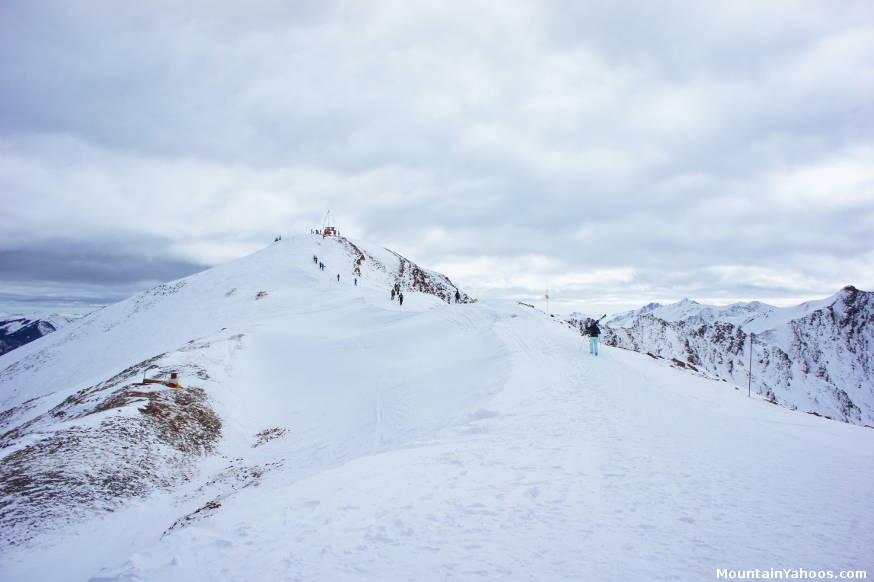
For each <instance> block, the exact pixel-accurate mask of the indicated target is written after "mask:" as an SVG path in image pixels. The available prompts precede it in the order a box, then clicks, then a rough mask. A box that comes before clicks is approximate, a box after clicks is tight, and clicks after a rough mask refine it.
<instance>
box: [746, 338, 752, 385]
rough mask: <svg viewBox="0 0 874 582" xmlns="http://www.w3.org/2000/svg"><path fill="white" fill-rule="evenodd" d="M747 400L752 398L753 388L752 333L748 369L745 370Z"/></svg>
mask: <svg viewBox="0 0 874 582" xmlns="http://www.w3.org/2000/svg"><path fill="white" fill-rule="evenodd" d="M747 376H748V378H747V398H752V388H753V332H750V367H749V369H748V370H747Z"/></svg>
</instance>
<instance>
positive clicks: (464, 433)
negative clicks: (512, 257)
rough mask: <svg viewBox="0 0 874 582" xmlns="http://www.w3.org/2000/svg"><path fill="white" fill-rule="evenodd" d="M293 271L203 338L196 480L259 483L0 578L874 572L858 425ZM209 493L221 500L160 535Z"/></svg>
mask: <svg viewBox="0 0 874 582" xmlns="http://www.w3.org/2000/svg"><path fill="white" fill-rule="evenodd" d="M315 243H316V244H313V243H312V242H311V241H310V240H309V239H305V240H304V242H303V243H301V242H299V241H297V242H292V243H291V244H292V247H291V248H292V249H295V248H296V247H295V246H294V245H297V246H302V247H303V249H301V250H300V251H299V253H298V254H300V255H301V256H302V257H303V258H304V259H307V260H311V259H310V256H309V255H311V254H312V253H311V252H310V249H311V248H315V249H316V251H317V252H319V254H320V256H321V255H322V254H323V253H325V254H326V253H329V252H330V249H331V247H329V246H328V245H329V244H330V243H331V241H321V240H316V241H315ZM285 248H287V247H284V246H282V245H277V248H276V249H271V250H272V251H273V252H275V253H278V252H284V251H283V249H285ZM308 253H309V254H308ZM341 259H342V257H341V256H340V255H337V256H335V257H332V260H330V261H329V262H331V263H332V264H337V262H338V261H340V260H341ZM271 260H275V259H271ZM307 268H308V267H307ZM227 270H228V271H232V269H227ZM305 272H306V276H299V275H296V276H295V281H296V282H295V285H294V286H287V287H285V288H280V287H279V286H278V285H276V286H275V287H276V289H275V290H274V289H273V288H271V289H268V292H269V293H270V295H268V297H266V298H265V299H263V300H262V301H263V303H262V304H260V305H257V306H256V307H254V308H253V309H249V308H248V307H247V309H249V311H247V313H248V314H251V313H253V311H255V310H257V309H261V308H262V307H263V306H265V305H270V302H271V301H272V302H273V303H274V304H278V305H281V306H280V307H276V306H274V307H272V308H271V309H272V310H271V311H270V312H269V316H262V317H260V318H252V319H244V320H241V321H240V322H239V323H237V325H238V326H242V327H243V328H245V329H237V328H236V327H235V328H233V329H230V330H228V331H226V332H224V333H226V334H230V333H232V332H234V333H236V332H243V333H244V334H245V336H244V337H243V338H242V340H241V341H240V342H239V345H238V346H236V347H233V344H232V343H227V342H226V344H227V347H221V348H220V349H221V350H226V351H225V352H224V355H222V352H220V351H219V352H216V351H212V352H210V357H211V358H213V359H214V361H213V362H212V363H211V364H210V369H211V370H213V371H214V372H215V371H216V370H217V369H220V368H221V367H222V366H224V371H223V372H222V374H223V375H221V376H220V378H219V380H217V382H220V386H219V387H217V388H215V390H216V392H215V393H214V394H213V395H212V397H213V399H214V400H215V401H216V409H217V410H218V411H219V413H220V415H221V417H222V418H223V419H224V421H225V435H224V438H223V442H222V447H223V448H222V454H223V455H224V457H212V458H209V459H206V460H205V461H204V462H203V475H204V476H205V477H207V476H210V475H216V474H219V473H220V472H221V471H222V470H223V469H224V468H225V467H226V466H227V464H228V459H232V458H235V459H242V460H241V461H240V463H241V464H243V465H247V466H252V465H259V466H260V465H267V464H270V463H280V462H281V466H280V467H278V468H274V469H273V470H271V471H269V472H265V474H264V475H263V477H260V478H259V479H257V483H255V482H254V481H253V482H252V483H253V484H252V485H251V486H248V485H247V486H241V485H239V484H238V485H237V486H234V487H230V488H229V486H228V485H227V482H224V481H222V482H219V483H217V484H213V485H204V481H205V480H206V479H204V480H201V481H199V482H197V483H191V484H190V485H188V486H186V487H182V488H180V489H179V490H178V491H177V492H175V493H173V494H164V493H162V494H156V495H154V496H152V497H151V498H149V499H146V500H138V501H132V502H131V503H130V505H129V506H128V507H127V508H125V509H122V510H120V511H118V512H116V513H115V514H111V515H107V516H104V517H102V518H100V519H95V520H93V521H92V522H91V523H89V524H88V527H87V528H80V529H78V530H74V531H72V532H67V533H65V534H63V535H61V534H59V535H57V536H55V537H52V536H47V537H46V538H44V540H42V543H43V545H41V546H39V547H35V548H30V549H28V548H20V549H18V550H16V551H12V550H8V549H7V550H6V551H5V555H4V556H3V557H2V561H0V577H2V578H3V579H9V580H22V581H26V580H91V582H121V581H129V580H130V581H132V580H155V581H157V580H161V581H173V580H179V581H182V580H185V581H190V580H223V581H231V580H331V581H345V580H349V581H352V580H356V581H358V580H380V581H382V580H389V581H392V580H605V581H612V580H615V581H620V580H621V581H624V580H655V579H658V580H689V581H697V580H711V579H715V577H716V576H715V572H716V569H717V568H739V569H746V568H765V569H766V568H771V567H774V568H788V567H793V568H795V567H804V568H809V569H832V570H838V569H847V568H869V572H870V567H871V563H872V557H874V555H872V548H874V492H872V489H871V483H872V482H874V431H871V430H868V429H864V428H860V427H856V426H850V425H846V424H842V423H837V422H829V421H826V420H823V419H819V418H814V417H811V416H808V415H804V414H800V413H797V412H791V411H788V410H785V409H782V408H778V407H775V406H772V405H769V404H767V403H765V402H763V401H761V400H757V399H748V398H746V395H745V394H743V393H741V392H739V391H736V390H734V389H733V387H732V386H730V385H728V384H726V383H723V382H715V381H711V380H706V379H703V378H700V377H697V376H694V375H691V374H687V373H684V372H680V371H677V370H674V369H671V368H669V367H668V366H667V365H666V364H664V363H663V362H656V361H654V360H651V359H650V358H648V357H646V356H642V355H639V354H634V353H630V352H626V351H623V350H619V349H611V348H606V347H602V353H601V355H600V356H598V357H597V358H596V357H593V356H591V355H589V354H588V350H587V347H586V344H585V340H583V339H581V338H580V337H579V336H578V335H577V334H576V333H575V332H573V331H571V330H568V329H567V328H565V327H563V326H562V325H560V324H559V323H558V322H556V321H554V320H552V319H550V318H547V317H545V316H543V315H542V314H540V313H539V312H536V311H534V310H531V309H529V308H526V307H520V306H517V305H514V304H510V303H502V302H494V303H492V302H483V303H478V304H473V305H452V306H449V305H446V304H443V303H442V302H438V301H432V300H431V298H430V297H428V296H419V295H418V294H413V293H409V294H408V301H407V302H406V303H405V304H404V306H403V308H399V306H398V305H397V304H396V303H391V302H390V301H388V297H387V291H386V290H387V289H388V281H387V280H386V281H381V280H378V281H375V282H369V281H366V279H365V282H363V283H362V286H360V287H358V288H354V287H351V285H344V284H343V282H341V284H340V285H337V283H336V278H335V275H336V272H334V273H332V272H330V271H328V272H326V273H319V274H318V275H316V276H312V274H311V273H309V272H308V271H305ZM315 272H316V270H315V268H313V273H315ZM321 275H324V276H323V277H322V276H321ZM228 279H229V280H228V281H227V285H226V286H227V288H228V289H230V288H231V287H233V286H237V287H239V286H240V285H239V281H237V280H236V279H235V278H234V277H233V272H231V273H230V275H229V276H228ZM332 279H333V281H332ZM368 285H371V286H368ZM307 286H316V288H317V289H318V290H319V292H318V294H317V295H313V294H312V293H309V292H305V290H306V289H307ZM254 289H255V287H252V288H251V289H250V290H247V291H246V294H247V295H253V293H251V292H250V291H254ZM218 291H221V293H222V294H223V293H224V292H225V291H227V289H224V288H222V289H218V287H217V288H216V292H217V293H218ZM183 292H184V290H183V291H180V293H183ZM253 305H254V304H253ZM156 309H161V306H158V307H156ZM248 317H249V316H248V315H247V318H248ZM229 327H230V326H229ZM203 331H204V335H207V333H206V332H207V330H206V329H205V328H204V329H203ZM59 333H60V332H59ZM271 427H281V428H283V429H286V430H287V432H286V433H285V434H283V435H282V436H279V437H277V438H276V439H274V440H272V441H269V442H267V443H266V444H263V445H262V446H259V447H257V448H252V446H251V445H252V435H254V434H256V433H257V432H259V431H262V430H264V429H267V428H271ZM216 496H220V500H221V507H219V508H217V509H215V510H214V511H212V512H209V515H207V516H206V517H204V518H203V519H199V520H197V521H195V522H192V523H191V524H190V525H188V526H186V527H180V528H178V529H174V530H173V531H170V532H169V533H167V534H166V535H162V534H163V533H164V532H165V531H166V530H167V528H168V527H169V526H170V524H172V523H173V522H174V521H175V520H176V519H177V518H179V517H180V516H182V515H184V514H186V513H190V512H192V511H193V510H195V509H197V508H198V507H200V506H202V505H203V504H204V503H205V502H206V501H208V500H210V499H216V498H217V497H216ZM47 557H50V558H51V559H50V560H46V559H45V558H47ZM59 564H60V566H59ZM872 573H874V572H872Z"/></svg>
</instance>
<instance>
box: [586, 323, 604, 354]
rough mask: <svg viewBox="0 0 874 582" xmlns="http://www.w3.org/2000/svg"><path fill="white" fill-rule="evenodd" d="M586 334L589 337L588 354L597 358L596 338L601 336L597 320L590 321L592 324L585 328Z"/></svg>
mask: <svg viewBox="0 0 874 582" xmlns="http://www.w3.org/2000/svg"><path fill="white" fill-rule="evenodd" d="M586 333H587V334H588V335H589V353H590V354H593V355H595V356H597V355H598V341H599V340H598V338H599V337H600V335H601V327H600V326H599V325H598V321H597V320H595V319H593V320H592V322H591V323H590V324H589V326H588V327H587V328H586Z"/></svg>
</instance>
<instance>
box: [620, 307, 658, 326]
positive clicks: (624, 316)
mask: <svg viewBox="0 0 874 582" xmlns="http://www.w3.org/2000/svg"><path fill="white" fill-rule="evenodd" d="M660 307H662V304H661V303H647V304H646V305H644V306H643V307H641V308H640V309H634V310H632V311H627V312H625V313H621V314H619V315H614V316H613V317H612V318H610V319H608V320H607V325H609V326H611V327H626V325H631V323H632V322H633V321H634V318H635V317H637V316H638V315H643V314H644V313H652V312H653V311H655V310H656V309H659V308H660Z"/></svg>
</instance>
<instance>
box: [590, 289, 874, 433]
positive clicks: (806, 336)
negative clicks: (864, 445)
mask: <svg viewBox="0 0 874 582" xmlns="http://www.w3.org/2000/svg"><path fill="white" fill-rule="evenodd" d="M651 305H652V304H650V305H649V306H646V307H644V308H641V309H639V310H636V311H632V312H629V313H627V314H624V315H622V316H618V317H614V318H613V319H611V320H610V322H609V323H608V329H607V330H606V333H605V335H604V341H605V343H607V344H609V345H614V346H617V347H623V348H627V349H631V350H635V351H638V352H642V353H650V354H652V355H654V356H658V357H664V358H668V359H673V360H675V361H679V362H683V363H685V364H691V365H692V366H695V367H696V368H701V369H703V370H705V371H707V372H708V373H709V374H711V375H715V376H717V377H720V378H723V379H726V380H730V381H732V382H733V383H735V384H742V383H744V382H745V381H746V378H747V377H748V374H749V364H748V361H749V346H750V342H751V341H752V343H753V356H754V361H753V370H752V382H753V386H754V387H755V388H756V390H757V391H758V392H759V393H761V394H763V395H765V396H766V397H767V398H769V399H770V400H772V401H774V402H779V403H781V404H784V405H786V406H789V407H793V408H799V409H802V410H804V411H807V412H811V413H816V414H820V415H823V416H828V417H831V418H838V419H841V420H844V421H845V422H851V423H853V424H863V425H869V426H874V362H872V358H871V354H872V353H874V293H872V292H868V291H860V290H858V289H856V288H855V287H853V286H847V287H844V288H843V289H841V290H840V291H838V292H837V293H836V294H834V295H832V296H831V297H827V298H825V299H819V300H815V301H808V302H805V303H802V304H801V305H797V306H795V307H785V308H778V307H774V306H772V305H767V304H765V303H761V302H759V301H752V302H749V303H735V304H732V305H728V306H725V307H716V306H711V305H703V304H700V303H697V302H695V301H692V300H689V299H684V300H683V301H680V302H677V303H673V304H671V305H665V306H660V307H657V308H654V309H649V308H650V307H651Z"/></svg>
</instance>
